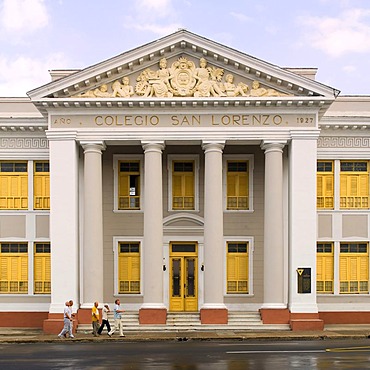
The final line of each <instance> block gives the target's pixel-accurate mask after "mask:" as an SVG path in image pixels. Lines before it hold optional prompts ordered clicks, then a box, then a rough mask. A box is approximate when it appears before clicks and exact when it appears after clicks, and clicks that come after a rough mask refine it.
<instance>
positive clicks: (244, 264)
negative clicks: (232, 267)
mask: <svg viewBox="0 0 370 370" xmlns="http://www.w3.org/2000/svg"><path fill="white" fill-rule="evenodd" d="M238 260H239V263H238V265H239V279H238V280H248V257H247V255H243V256H239V258H238Z"/></svg>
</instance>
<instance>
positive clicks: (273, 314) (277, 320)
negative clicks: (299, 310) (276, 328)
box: [260, 308, 290, 324]
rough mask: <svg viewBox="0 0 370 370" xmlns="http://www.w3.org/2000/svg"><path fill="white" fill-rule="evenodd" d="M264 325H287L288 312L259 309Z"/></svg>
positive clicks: (278, 309) (279, 309) (274, 309)
mask: <svg viewBox="0 0 370 370" xmlns="http://www.w3.org/2000/svg"><path fill="white" fill-rule="evenodd" d="M260 314H261V319H262V322H263V323H264V324H289V320H290V312H289V309H287V308H260Z"/></svg>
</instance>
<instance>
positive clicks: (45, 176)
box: [33, 162, 50, 209]
mask: <svg viewBox="0 0 370 370" xmlns="http://www.w3.org/2000/svg"><path fill="white" fill-rule="evenodd" d="M33 198H34V202H33V207H34V209H50V170H49V162H35V163H34V174H33Z"/></svg>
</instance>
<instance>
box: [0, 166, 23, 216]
mask: <svg viewBox="0 0 370 370" xmlns="http://www.w3.org/2000/svg"><path fill="white" fill-rule="evenodd" d="M27 208H28V174H27V162H5V161H3V162H0V209H27Z"/></svg>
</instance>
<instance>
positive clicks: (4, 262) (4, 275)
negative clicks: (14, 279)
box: [0, 256, 11, 281]
mask: <svg viewBox="0 0 370 370" xmlns="http://www.w3.org/2000/svg"><path fill="white" fill-rule="evenodd" d="M0 261H1V265H0V266H1V271H0V280H5V281H6V280H9V277H10V276H9V275H10V267H11V265H10V257H4V256H2V257H0Z"/></svg>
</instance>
